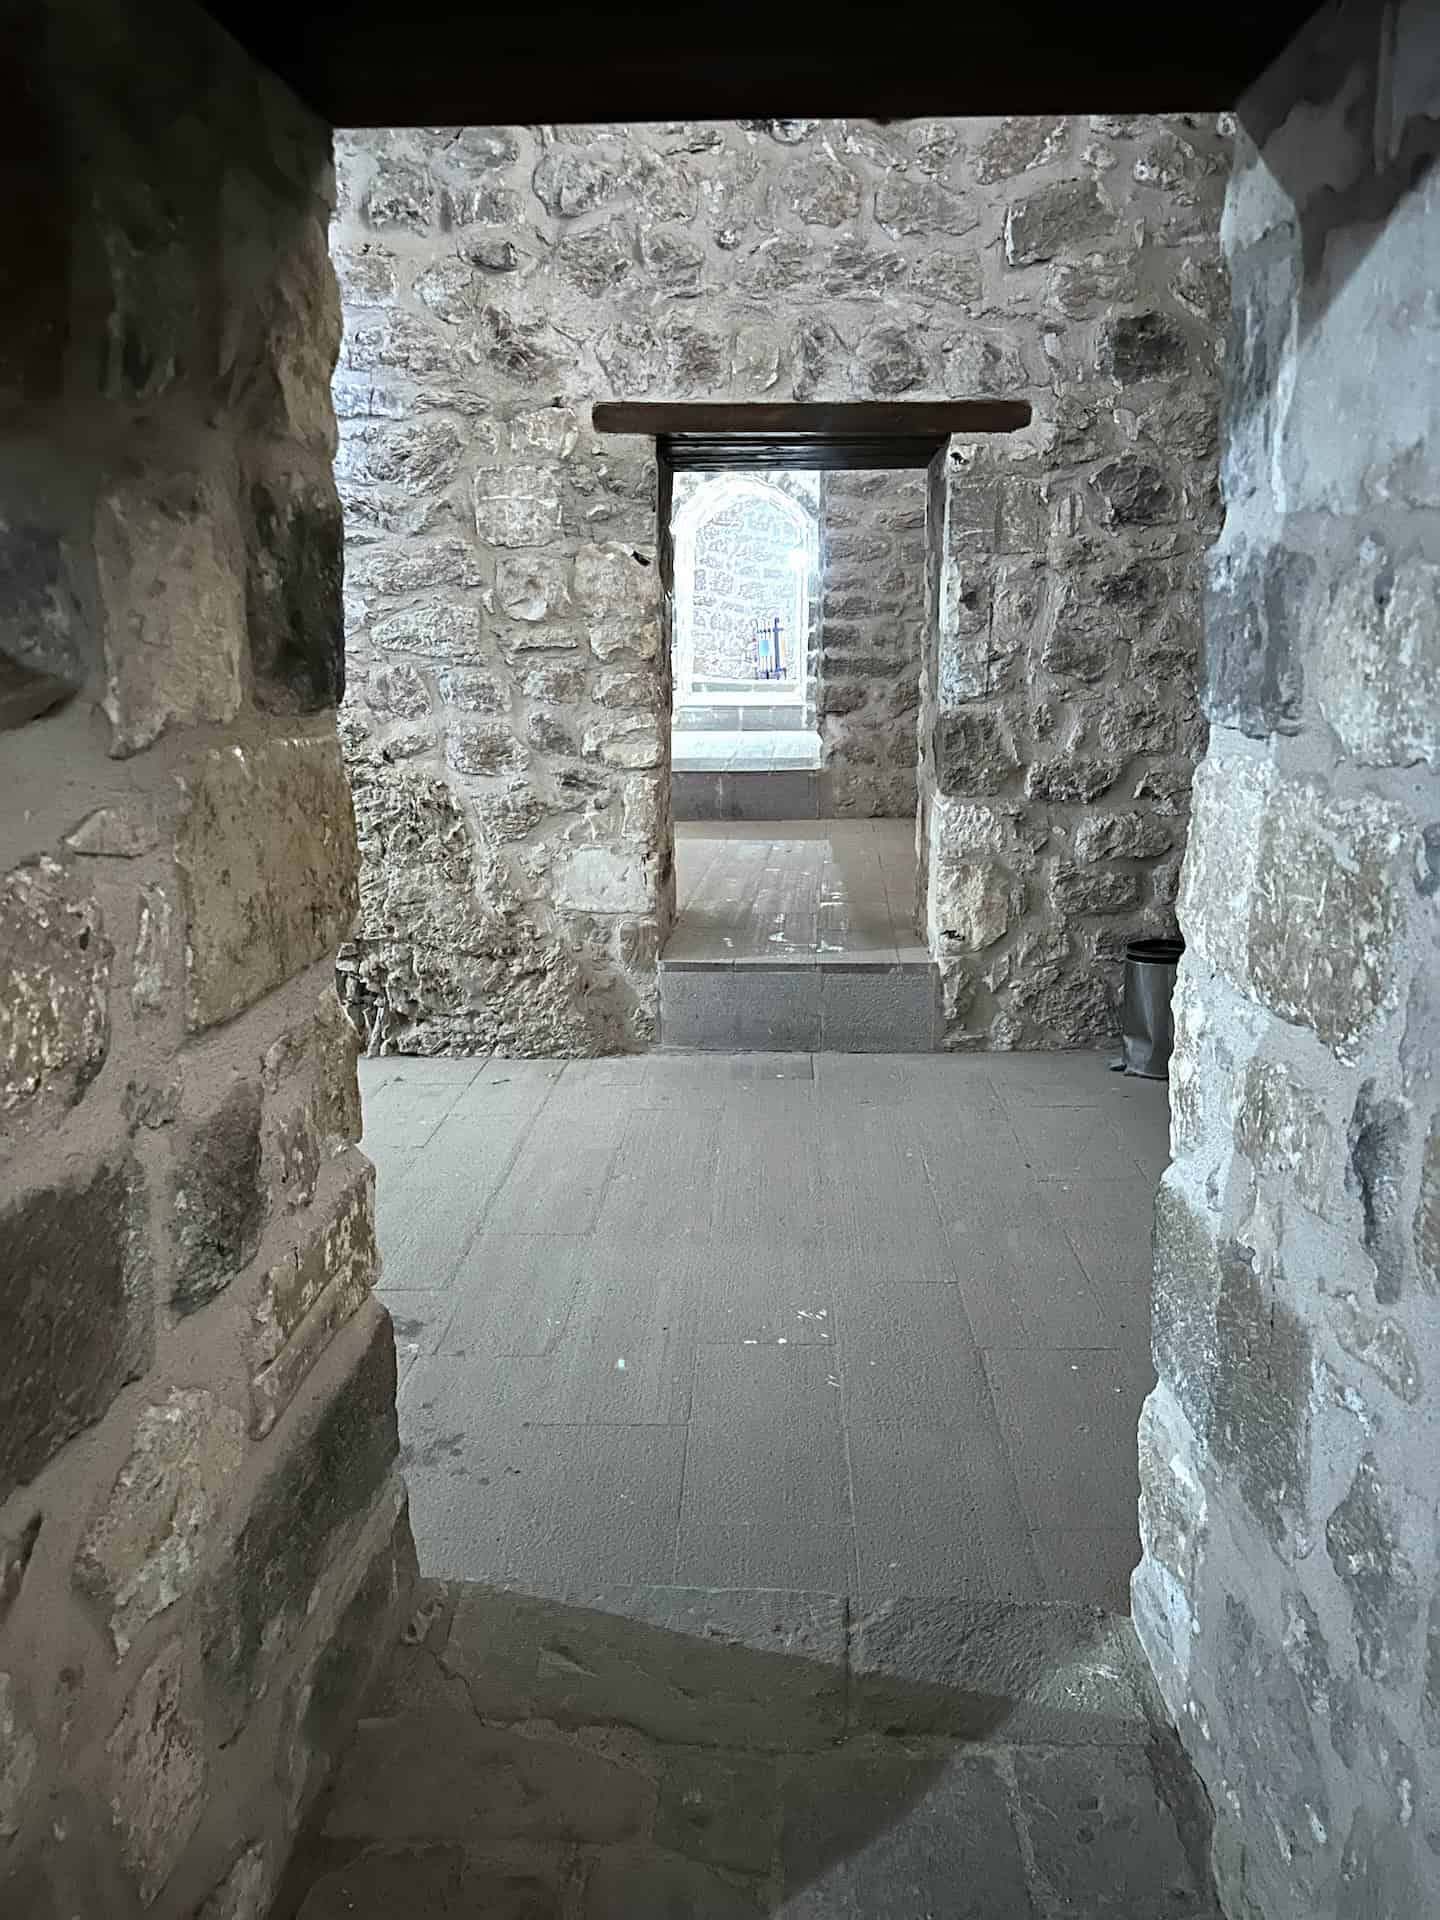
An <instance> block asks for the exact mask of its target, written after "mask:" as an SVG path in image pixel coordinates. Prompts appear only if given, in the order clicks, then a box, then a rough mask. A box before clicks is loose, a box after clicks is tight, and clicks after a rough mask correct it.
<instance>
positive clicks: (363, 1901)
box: [295, 1843, 561, 1920]
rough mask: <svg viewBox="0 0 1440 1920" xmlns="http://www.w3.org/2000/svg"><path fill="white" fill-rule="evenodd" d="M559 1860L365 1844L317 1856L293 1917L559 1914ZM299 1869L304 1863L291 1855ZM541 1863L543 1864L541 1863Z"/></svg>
mask: <svg viewBox="0 0 1440 1920" xmlns="http://www.w3.org/2000/svg"><path fill="white" fill-rule="evenodd" d="M559 1864H560V1863H558V1862H554V1863H546V1866H541V1867H539V1868H536V1867H533V1866H530V1865H528V1864H521V1863H519V1862H517V1863H515V1864H514V1865H511V1866H507V1865H505V1864H504V1863H497V1862H496V1861H494V1860H493V1859H486V1858H483V1857H482V1858H480V1859H478V1860H477V1859H472V1858H471V1857H470V1856H469V1855H468V1854H467V1853H466V1851H465V1849H464V1848H463V1847H453V1846H439V1847H436V1846H425V1845H424V1844H423V1843H422V1844H420V1845H417V1846H413V1847H365V1848H363V1849H360V1850H359V1851H357V1852H355V1853H354V1854H353V1855H352V1856H351V1857H350V1858H349V1859H348V1860H346V1861H345V1863H344V1864H343V1865H340V1866H334V1867H327V1866H325V1865H320V1864H318V1863H317V1871H316V1876H315V1877H314V1878H313V1879H310V1880H309V1881H308V1887H309V1890H308V1892H307V1893H306V1894H305V1897H304V1901H303V1904H302V1905H301V1907H300V1909H299V1914H298V1920H396V1916H397V1915H401V1914H403V1915H404V1916H405V1920H454V1917H455V1916H456V1915H459V1914H481V1913H483V1914H484V1915H485V1916H486V1920H560V1914H561V1896H560V1886H559V1875H558V1873H557V1871H556V1868H557V1867H558V1865H559ZM295 1866H296V1867H298V1868H299V1869H300V1870H301V1872H302V1874H303V1868H304V1863H303V1861H302V1862H296V1863H295ZM547 1866H548V1869H549V1870H548V1871H547V1870H546V1867H547Z"/></svg>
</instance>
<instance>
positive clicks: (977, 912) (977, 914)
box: [935, 859, 1023, 953]
mask: <svg viewBox="0 0 1440 1920" xmlns="http://www.w3.org/2000/svg"><path fill="white" fill-rule="evenodd" d="M1022 900H1023V889H1022V888H1020V887H1018V886H1017V884H1016V881H1015V879H1014V878H1013V876H1012V875H1011V874H1010V873H1009V871H1008V870H1007V869H1006V868H1005V867H1003V866H1002V865H1001V864H1000V862H999V861H998V860H964V861H953V862H952V861H950V860H948V859H947V860H943V861H939V862H937V868H936V887H935V915H936V919H937V923H938V926H939V931H940V938H941V940H942V941H943V942H944V944H945V950H946V951H947V952H948V951H951V950H954V951H957V952H961V953H981V952H983V951H984V949H985V948H986V947H992V946H994V944H995V942H996V941H997V940H999V939H1000V938H1001V937H1002V935H1004V934H1005V933H1006V932H1008V930H1009V928H1010V925H1011V923H1012V921H1013V920H1014V919H1015V918H1016V915H1017V912H1018V911H1019V908H1020V904H1021V901H1022Z"/></svg>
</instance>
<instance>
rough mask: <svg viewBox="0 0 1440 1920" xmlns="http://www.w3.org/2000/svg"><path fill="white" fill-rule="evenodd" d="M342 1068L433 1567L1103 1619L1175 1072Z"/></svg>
mask: <svg viewBox="0 0 1440 1920" xmlns="http://www.w3.org/2000/svg"><path fill="white" fill-rule="evenodd" d="M363 1068H364V1071H363V1074H362V1085H363V1089H364V1097H365V1112H366V1130H365V1142H364V1144H365V1147H366V1149H367V1150H368V1152H369V1153H370V1154H371V1155H372V1157H373V1158H374V1160H375V1162H376V1165H377V1167H378V1169H379V1187H378V1209H379V1228H380V1236H381V1247H382V1253H383V1257H384V1271H383V1275H382V1281H381V1289H382V1293H383V1295H384V1297H385V1299H386V1300H387V1302H388V1304H389V1306H390V1308H391V1310H392V1312H393V1313H394V1315H395V1317H396V1323H397V1329H398V1333H399V1337H400V1341H401V1345H402V1349H403V1352H404V1356H405V1364H406V1371H405V1375H404V1378H403V1380H402V1383H401V1390H400V1426H401V1438H402V1442H403V1445H404V1449H405V1466H406V1470H407V1473H408V1477H409V1482H410V1488H411V1497H412V1503H413V1514H414V1521H415V1529H416V1535H417V1539H418V1541H419V1547H420V1556H421V1567H422V1570H423V1571H424V1572H426V1573H429V1574H434V1575H438V1576H443V1577H447V1578H462V1579H470V1580H482V1581H490V1582H495V1583H498V1584H514V1585H518V1586H523V1587H525V1588H527V1589H528V1590H530V1591H531V1592H536V1593H548V1594H555V1593H559V1592H565V1591H569V1590H570V1589H571V1588H573V1587H574V1586H575V1584H576V1583H577V1582H586V1581H590V1582H607V1583H616V1582H619V1583H641V1582H656V1583H661V1584H680V1585H684V1586H702V1587H742V1588H764V1587H777V1588H803V1589H807V1590H812V1591H820V1592H826V1593H832V1594H837V1595H850V1596H853V1597H858V1598H860V1599H863V1600H865V1601H867V1602H868V1601H873V1600H875V1599H878V1598H884V1597H891V1596H897V1595H905V1596H915V1595H932V1596H954V1595H959V1596H965V1597H969V1598H984V1599H1009V1600H1030V1601H1034V1600H1049V1601H1079V1602H1086V1603H1091V1604H1094V1605H1100V1606H1105V1607H1109V1608H1114V1609H1122V1608H1124V1607H1125V1605H1126V1599H1127V1579H1128V1575H1129V1572H1130V1569H1131V1567H1132V1566H1133V1564H1134V1563H1135V1561H1136V1559H1137V1558H1138V1545H1137V1538H1136V1525H1135V1506H1136V1498H1137V1480H1136V1446H1135V1429H1136V1420H1137V1417H1138V1414H1139V1409H1140V1402H1141V1400H1142V1398H1143V1396H1144V1394H1145V1393H1146V1391H1147V1390H1148V1388H1149V1385H1150V1381H1151V1371H1150V1361H1149V1353H1148V1337H1149V1305H1148V1300H1149V1261H1150V1255H1149V1228H1150V1209H1151V1198H1152V1195H1153V1192H1154V1187H1155V1182H1156V1179H1157V1177H1158V1175H1159V1173H1160V1170H1161V1168H1162V1166H1163V1164H1164V1162H1165V1158H1166V1126H1167V1122H1166V1098H1165V1088H1164V1086H1163V1085H1157V1084H1155V1083H1152V1082H1149V1081H1140V1080H1132V1079H1127V1078H1124V1077H1122V1076H1119V1075H1114V1074H1110V1073H1108V1072H1107V1071H1106V1065H1105V1061H1104V1059H1103V1058H1101V1057H1100V1056H1098V1055H1094V1054H1047V1055H1038V1054H1032V1055H989V1056H985V1057H983V1058H982V1057H978V1056H953V1055H944V1054H937V1055H914V1056H906V1057H899V1056H897V1057H887V1056H884V1055H853V1056H852V1055H833V1054H820V1055H816V1056H813V1057H812V1056H808V1055H798V1056H791V1055H785V1054H755V1055H750V1056H725V1055H708V1056H695V1055H688V1054H666V1053H655V1054H651V1055H649V1056H646V1057H643V1058H631V1059H620V1060H595V1061H571V1062H559V1061H518V1060H499V1059H497V1060H493V1061H488V1062H487V1061H482V1060H429V1061H426V1060H403V1059H394V1060H375V1061H367V1062H364V1063H363Z"/></svg>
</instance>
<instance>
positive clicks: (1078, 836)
mask: <svg viewBox="0 0 1440 1920" xmlns="http://www.w3.org/2000/svg"><path fill="white" fill-rule="evenodd" d="M1174 841H1175V832H1174V829H1173V827H1171V826H1170V825H1169V823H1168V822H1167V821H1165V820H1159V819H1156V818H1155V816H1154V815H1153V814H1148V813H1087V814H1086V815H1085V816H1084V817H1083V818H1082V819H1080V820H1078V821H1077V822H1076V824H1075V838H1074V842H1073V844H1074V849H1075V858H1076V859H1077V860H1080V861H1091V860H1153V859H1155V858H1156V856H1157V855H1159V854H1162V853H1164V852H1166V851H1167V850H1168V849H1169V848H1170V847H1171V846H1173V845H1174Z"/></svg>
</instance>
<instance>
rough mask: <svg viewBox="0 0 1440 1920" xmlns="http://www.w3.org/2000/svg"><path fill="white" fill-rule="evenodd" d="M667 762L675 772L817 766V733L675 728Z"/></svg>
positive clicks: (787, 729) (801, 730) (797, 729)
mask: <svg viewBox="0 0 1440 1920" xmlns="http://www.w3.org/2000/svg"><path fill="white" fill-rule="evenodd" d="M670 754H671V758H670V764H671V767H672V768H673V769H674V771H675V772H677V773H712V772H719V771H721V770H723V771H725V772H728V773H735V772H759V773H764V772H766V771H768V769H770V768H771V767H818V766H819V764H820V736H819V734H818V733H816V731H815V730H814V728H813V727H809V728H804V727H794V728H783V729H782V728H778V727H777V728H774V729H772V730H770V731H768V732H760V731H757V730H752V729H749V728H746V729H744V730H743V731H742V730H739V729H730V728H719V727H717V728H714V729H700V728H685V729H683V730H682V729H681V728H678V727H677V728H676V730H675V732H674V733H673V735H672V736H671V747H670Z"/></svg>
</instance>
